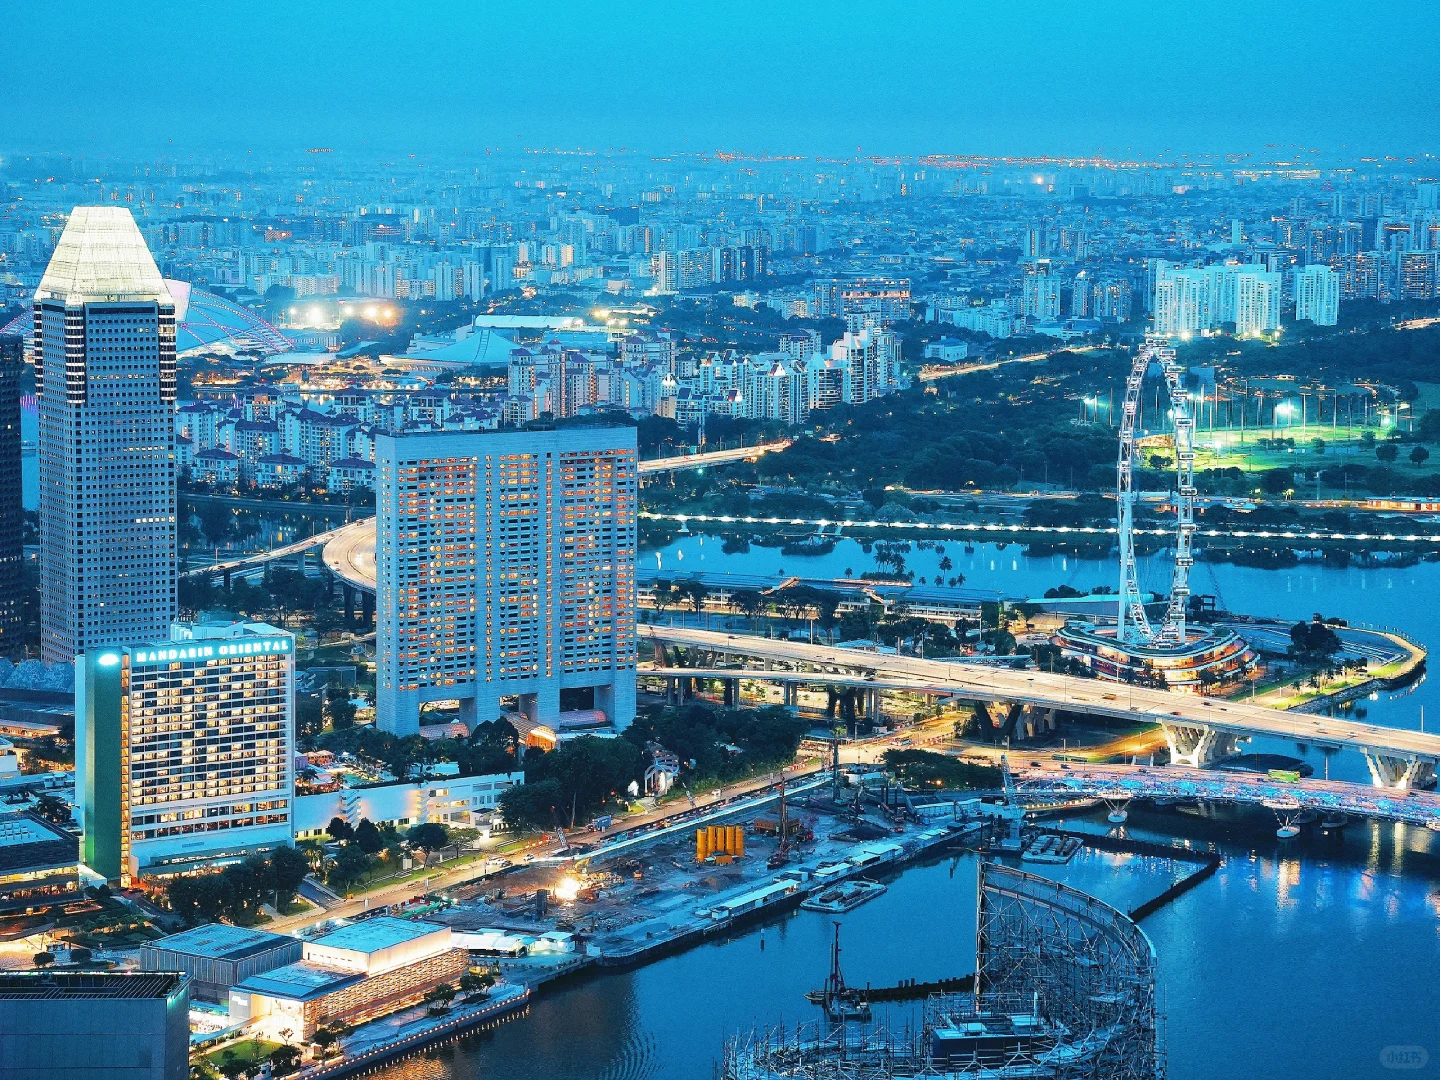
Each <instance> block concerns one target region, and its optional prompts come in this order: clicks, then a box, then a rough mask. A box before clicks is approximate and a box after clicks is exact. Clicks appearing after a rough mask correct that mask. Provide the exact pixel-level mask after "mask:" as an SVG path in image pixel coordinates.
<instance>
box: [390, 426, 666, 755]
mask: <svg viewBox="0 0 1440 1080" xmlns="http://www.w3.org/2000/svg"><path fill="white" fill-rule="evenodd" d="M637 476H638V465H637V455H636V443H635V430H634V429H633V428H568V429H563V430H557V431H524V432H497V433H489V432H480V433H468V432H465V433H459V432H455V433H452V432H441V433H431V434H416V435H402V436H389V435H382V436H380V437H379V438H378V439H377V442H376V482H377V485H378V491H377V493H376V511H377V525H376V571H377V581H378V632H377V638H376V642H377V655H376V680H377V685H376V716H377V722H378V724H379V725H380V727H381V728H383V729H385V730H386V731H392V732H395V733H397V734H410V733H413V732H415V731H417V730H418V729H419V723H420V713H421V708H422V706H423V705H424V704H425V703H427V702H432V701H449V700H458V701H459V702H460V707H461V719H462V720H463V721H465V722H466V723H467V724H470V725H472V726H473V723H474V722H475V720H476V719H477V717H478V718H479V719H481V720H490V719H493V718H495V717H496V716H498V715H499V714H500V711H501V709H502V707H503V706H504V705H506V704H509V705H510V707H514V708H518V709H519V710H520V711H522V712H525V713H526V714H527V715H529V716H530V717H531V718H532V719H537V720H542V721H544V720H549V719H552V718H554V717H555V716H556V715H558V713H559V712H560V710H561V707H562V706H561V696H562V693H563V692H566V691H571V692H572V693H570V694H568V695H567V696H568V697H569V698H570V701H569V702H568V707H573V708H590V707H593V708H597V709H600V710H602V711H603V712H604V713H605V714H606V716H607V718H608V719H610V721H611V722H612V723H614V724H616V725H617V726H621V727H623V726H625V725H628V724H629V723H630V721H631V720H632V719H633V718H634V715H635V549H636V510H637V498H638V496H637ZM587 696H588V698H589V700H583V699H584V698H585V697H587ZM512 699H513V703H512Z"/></svg>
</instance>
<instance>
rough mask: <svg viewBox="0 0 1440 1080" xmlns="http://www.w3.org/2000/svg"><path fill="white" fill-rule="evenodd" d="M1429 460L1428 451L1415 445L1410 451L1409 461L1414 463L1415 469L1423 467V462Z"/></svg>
mask: <svg viewBox="0 0 1440 1080" xmlns="http://www.w3.org/2000/svg"><path fill="white" fill-rule="evenodd" d="M1429 458H1430V451H1429V450H1426V449H1425V447H1423V446H1419V445H1417V446H1416V447H1415V448H1414V449H1413V450H1411V451H1410V460H1411V461H1412V462H1414V463H1415V467H1416V468H1419V467H1420V466H1421V465H1424V464H1425V462H1426V461H1427V460H1429Z"/></svg>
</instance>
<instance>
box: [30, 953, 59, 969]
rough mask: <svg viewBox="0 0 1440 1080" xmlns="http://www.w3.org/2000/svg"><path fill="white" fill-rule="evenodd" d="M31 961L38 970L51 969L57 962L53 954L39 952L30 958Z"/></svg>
mask: <svg viewBox="0 0 1440 1080" xmlns="http://www.w3.org/2000/svg"><path fill="white" fill-rule="evenodd" d="M30 961H31V963H33V964H34V965H35V966H36V967H37V968H43V967H49V966H50V965H51V964H53V963H54V962H55V956H54V954H53V953H48V952H37V953H36V954H35V955H34V956H33V957H31V958H30Z"/></svg>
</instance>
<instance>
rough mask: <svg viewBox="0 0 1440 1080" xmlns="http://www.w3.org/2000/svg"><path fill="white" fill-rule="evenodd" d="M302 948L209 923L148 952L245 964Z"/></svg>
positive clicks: (288, 941) (291, 941)
mask: <svg viewBox="0 0 1440 1080" xmlns="http://www.w3.org/2000/svg"><path fill="white" fill-rule="evenodd" d="M295 944H299V942H297V941H296V939H295V938H291V937H285V936H283V935H281V934H267V933H266V932H265V931H263V930H250V929H247V928H245V927H243V926H227V925H225V924H224V923H210V924H209V925H206V926H197V927H195V928H194V929H193V930H185V931H183V932H181V933H179V934H171V935H170V936H169V937H166V938H161V939H160V940H159V941H152V942H149V943H148V944H147V945H146V946H145V947H146V948H147V949H168V950H170V951H171V952H178V953H185V954H186V955H187V956H208V957H212V958H214V959H217V960H243V959H245V957H247V956H255V955H256V954H258V953H264V952H269V951H270V950H271V949H274V948H277V947H279V946H283V945H295Z"/></svg>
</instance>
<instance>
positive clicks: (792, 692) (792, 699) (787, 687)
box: [780, 682, 800, 709]
mask: <svg viewBox="0 0 1440 1080" xmlns="http://www.w3.org/2000/svg"><path fill="white" fill-rule="evenodd" d="M780 685H781V688H782V690H783V692H784V694H785V707H786V708H787V709H794V708H797V707H798V706H799V704H800V684H799V683H793V682H787V683H781V684H780Z"/></svg>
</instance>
